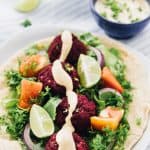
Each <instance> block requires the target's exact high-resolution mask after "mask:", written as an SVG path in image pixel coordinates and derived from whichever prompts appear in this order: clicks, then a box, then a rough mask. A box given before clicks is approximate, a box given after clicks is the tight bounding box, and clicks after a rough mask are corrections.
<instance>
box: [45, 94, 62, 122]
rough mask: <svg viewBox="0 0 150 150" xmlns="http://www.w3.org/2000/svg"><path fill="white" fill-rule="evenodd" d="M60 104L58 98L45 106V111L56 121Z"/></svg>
mask: <svg viewBox="0 0 150 150" xmlns="http://www.w3.org/2000/svg"><path fill="white" fill-rule="evenodd" d="M59 103H60V99H59V98H56V97H52V98H50V99H49V101H48V102H47V103H46V104H45V105H44V109H45V110H46V111H47V112H48V113H49V115H50V116H51V118H52V119H53V120H55V117H56V108H57V106H58V104H59Z"/></svg>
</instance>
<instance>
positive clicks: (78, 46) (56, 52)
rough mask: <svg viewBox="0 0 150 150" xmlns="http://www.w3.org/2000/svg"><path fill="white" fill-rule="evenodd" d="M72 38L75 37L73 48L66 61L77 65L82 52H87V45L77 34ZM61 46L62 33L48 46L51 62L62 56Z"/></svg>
mask: <svg viewBox="0 0 150 150" xmlns="http://www.w3.org/2000/svg"><path fill="white" fill-rule="evenodd" d="M72 39H73V44H72V48H71V51H70V53H69V55H68V57H67V59H66V62H69V63H70V64H72V65H75V64H76V63H77V61H78V58H79V56H80V54H86V53H87V47H86V46H85V45H84V43H82V42H81V41H80V40H79V39H78V38H77V37H76V36H75V35H72ZM61 48H62V40H61V35H58V36H56V38H55V39H54V40H53V42H52V43H51V44H50V46H49V48H48V55H49V59H50V61H51V62H53V61H54V60H56V59H58V58H59V57H60V54H61Z"/></svg>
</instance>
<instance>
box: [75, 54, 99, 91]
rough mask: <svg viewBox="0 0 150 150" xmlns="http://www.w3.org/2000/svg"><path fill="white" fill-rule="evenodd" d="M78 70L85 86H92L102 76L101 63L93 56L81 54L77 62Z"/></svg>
mask: <svg viewBox="0 0 150 150" xmlns="http://www.w3.org/2000/svg"><path fill="white" fill-rule="evenodd" d="M77 70H78V74H79V77H80V81H81V84H82V86H83V87H85V88H90V87H92V86H93V85H95V84H96V83H97V82H98V81H99V80H100V77H101V68H100V66H99V63H98V62H97V61H96V60H95V59H94V58H92V57H90V56H87V55H83V54H81V55H80V57H79V60H78V64H77Z"/></svg>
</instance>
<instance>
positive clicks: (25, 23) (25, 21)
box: [21, 19, 32, 28]
mask: <svg viewBox="0 0 150 150" xmlns="http://www.w3.org/2000/svg"><path fill="white" fill-rule="evenodd" d="M21 25H22V26H24V27H25V28H27V27H29V26H31V25H32V23H31V21H30V20H28V19H26V20H24V21H23V22H22V23H21Z"/></svg>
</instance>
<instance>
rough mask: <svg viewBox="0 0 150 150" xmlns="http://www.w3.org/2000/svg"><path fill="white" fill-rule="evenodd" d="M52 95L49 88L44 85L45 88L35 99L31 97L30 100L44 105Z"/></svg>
mask: <svg viewBox="0 0 150 150" xmlns="http://www.w3.org/2000/svg"><path fill="white" fill-rule="evenodd" d="M51 97H52V93H51V89H50V88H49V87H45V89H44V90H43V91H42V92H41V93H40V94H39V96H38V97H37V98H36V99H32V100H31V102H32V103H33V104H34V103H36V104H39V105H42V106H43V105H44V104H45V103H46V102H47V101H48V100H49V99H50V98H51Z"/></svg>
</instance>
